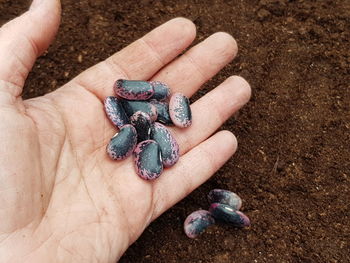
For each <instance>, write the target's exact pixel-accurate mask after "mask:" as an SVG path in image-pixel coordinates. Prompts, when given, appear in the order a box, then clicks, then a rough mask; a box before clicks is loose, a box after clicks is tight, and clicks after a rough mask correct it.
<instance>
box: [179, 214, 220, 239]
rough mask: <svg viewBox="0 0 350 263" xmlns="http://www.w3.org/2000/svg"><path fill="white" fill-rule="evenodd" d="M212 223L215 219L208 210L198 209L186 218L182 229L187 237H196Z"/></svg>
mask: <svg viewBox="0 0 350 263" xmlns="http://www.w3.org/2000/svg"><path fill="white" fill-rule="evenodd" d="M213 224H215V219H214V218H213V216H212V215H211V214H210V213H209V212H208V211H206V210H198V211H195V212H193V213H192V214H190V215H189V216H188V217H187V218H186V220H185V222H184V230H185V233H186V235H187V236H188V237H189V238H196V237H197V236H199V235H200V234H202V233H203V232H204V230H205V229H207V228H208V227H209V226H211V225H213Z"/></svg>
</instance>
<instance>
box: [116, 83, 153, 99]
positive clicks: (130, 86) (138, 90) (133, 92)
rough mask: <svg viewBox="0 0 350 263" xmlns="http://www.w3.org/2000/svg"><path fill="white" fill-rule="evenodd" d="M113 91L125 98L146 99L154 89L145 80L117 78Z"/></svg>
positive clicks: (151, 94)
mask: <svg viewBox="0 0 350 263" xmlns="http://www.w3.org/2000/svg"><path fill="white" fill-rule="evenodd" d="M114 92H115V93H116V94H117V95H118V96H120V97H122V98H124V99H127V100H148V99H149V98H151V97H152V96H153V94H154V89H153V86H152V85H151V84H150V83H149V82H147V81H141V80H126V79H118V80H117V81H116V82H115V84H114Z"/></svg>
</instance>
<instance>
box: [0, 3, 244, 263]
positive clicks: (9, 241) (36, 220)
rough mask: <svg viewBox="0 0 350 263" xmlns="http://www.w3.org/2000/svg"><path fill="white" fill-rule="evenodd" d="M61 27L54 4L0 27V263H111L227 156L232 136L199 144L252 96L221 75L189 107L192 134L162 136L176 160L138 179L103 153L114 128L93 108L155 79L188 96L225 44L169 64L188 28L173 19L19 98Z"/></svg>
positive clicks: (212, 70)
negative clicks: (55, 85) (122, 81)
mask: <svg viewBox="0 0 350 263" xmlns="http://www.w3.org/2000/svg"><path fill="white" fill-rule="evenodd" d="M59 18H60V4H59V1H56V0H47V1H40V0H36V1H34V3H33V4H32V7H31V9H30V10H29V11H28V12H26V13H25V14H23V15H22V16H21V17H19V18H17V19H15V20H12V21H10V22H9V23H8V24H6V25H4V26H3V27H2V28H1V30H0V61H1V63H0V120H1V122H0V141H1V147H0V262H115V261H116V260H117V259H118V258H119V257H120V256H121V255H122V253H123V252H124V251H125V250H126V248H127V247H128V246H129V245H130V244H131V243H132V242H134V241H135V240H136V239H137V238H138V237H139V236H140V235H141V233H142V232H143V230H144V229H145V227H147V225H148V224H149V223H150V222H151V221H152V220H154V219H155V218H157V217H158V216H159V215H160V214H161V213H163V212H164V211H165V210H166V209H168V208H169V207H171V206H172V205H174V204H175V203H176V202H178V201H179V200H181V199H182V198H184V197H185V196H186V195H187V194H189V193H190V192H191V191H192V190H193V189H195V188H196V187H197V186H199V185H200V184H201V183H203V182H204V181H205V180H206V179H208V178H209V177H210V176H211V175H212V174H213V173H214V172H215V171H216V170H217V169H218V168H220V167H221V166H222V165H223V164H224V163H225V162H226V161H227V160H228V159H229V158H230V157H231V155H232V154H233V153H234V152H235V150H236V147H237V143H236V139H235V137H234V136H233V135H232V134H231V133H230V132H228V131H221V132H218V133H216V134H215V135H213V136H212V137H210V138H208V137H209V136H210V135H211V134H212V133H213V132H215V130H216V129H217V128H218V127H220V125H221V124H222V123H223V122H224V121H225V120H226V119H227V118H228V117H229V116H231V115H232V113H234V112H235V111H237V110H238V109H239V108H240V107H241V106H243V105H244V104H245V103H246V102H247V101H248V100H249V97H250V88H249V85H248V84H247V83H246V82H245V80H243V79H242V78H240V77H230V78H228V79H227V80H226V81H225V82H223V83H222V84H221V85H219V86H218V87H217V88H216V89H214V90H213V91H211V92H210V93H208V94H207V95H206V96H204V97H202V98H201V99H199V100H198V101H196V102H195V103H194V104H192V105H191V108H192V112H193V125H192V126H191V127H190V128H187V129H177V128H172V129H171V131H172V133H173V134H174V136H175V138H176V139H177V141H178V142H179V145H180V149H181V150H180V154H181V158H180V160H179V162H178V163H177V164H176V165H175V166H174V167H172V168H171V169H166V170H165V171H164V172H163V174H162V176H161V177H160V178H159V179H157V180H155V181H152V182H149V181H144V180H142V179H140V178H139V177H138V176H137V175H136V173H135V170H134V169H135V168H134V165H133V161H132V158H128V159H127V160H124V161H120V162H115V161H112V160H110V159H109V158H108V156H107V154H106V145H107V143H108V141H109V139H110V138H111V137H112V136H113V135H114V134H115V133H116V129H115V128H114V127H113V125H112V124H111V123H110V122H109V121H108V119H107V118H106V116H105V113H104V110H103V104H102V101H103V99H104V98H105V97H106V96H109V95H113V90H112V86H113V83H114V81H115V80H116V79H118V78H126V79H143V80H148V79H156V80H161V81H164V82H165V83H167V84H169V86H170V87H171V89H172V92H178V91H179V92H182V93H184V94H186V95H187V96H191V95H192V94H193V93H194V92H196V90H198V89H199V87H200V86H201V85H202V84H203V83H204V82H205V81H207V80H208V79H209V78H211V77H212V76H213V75H214V74H216V72H217V71H219V70H220V69H221V68H222V67H223V66H224V65H226V64H227V63H229V62H230V61H231V60H232V59H233V57H234V56H235V54H236V51H237V47H236V43H235V41H234V40H233V38H232V37H231V36H229V35H228V34H226V33H216V34H214V35H212V36H210V37H209V38H208V39H206V40H204V41H203V42H202V43H200V44H198V45H197V46H195V47H193V48H191V49H190V50H189V51H187V52H186V53H185V54H184V55H182V56H180V57H178V58H176V57H177V56H178V55H179V54H180V53H181V52H182V51H183V50H184V49H185V48H187V47H188V46H189V45H190V43H191V42H192V41H193V39H194V37H195V27H194V25H193V24H192V22H190V21H188V20H186V19H184V18H177V19H173V20H171V21H169V22H167V23H165V24H163V25H161V26H160V27H158V28H156V29H155V30H153V31H152V32H150V33H148V34H147V35H145V36H144V37H143V38H141V39H139V40H137V41H136V42H134V43H132V44H131V45H129V46H128V47H126V48H125V49H123V50H121V51H120V52H118V53H116V54H115V55H113V56H112V57H110V58H108V59H107V60H105V61H103V62H101V63H99V64H97V65H95V66H94V67H92V68H90V69H88V70H86V71H85V72H83V73H82V74H80V75H79V76H77V77H76V78H75V79H73V80H72V81H70V82H69V83H67V84H66V85H64V86H63V87H61V88H60V89H58V90H56V91H54V92H52V93H50V94H47V95H45V96H43V97H38V98H34V99H30V100H25V101H23V100H22V99H21V97H20V95H21V92H22V87H23V85H24V81H25V79H26V77H27V74H28V72H29V71H30V69H31V67H32V65H33V63H34V61H35V59H36V57H37V56H38V55H39V54H40V53H41V52H43V51H44V50H45V49H46V48H47V46H48V45H49V43H50V41H51V40H52V38H53V37H54V35H55V33H56V30H57V28H58V24H59V20H60V19H59ZM44 19H45V24H43V23H42V21H43V20H44Z"/></svg>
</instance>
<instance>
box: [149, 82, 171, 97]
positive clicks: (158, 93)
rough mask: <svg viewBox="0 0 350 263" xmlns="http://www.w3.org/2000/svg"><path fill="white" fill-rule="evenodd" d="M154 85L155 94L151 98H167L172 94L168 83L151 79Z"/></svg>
mask: <svg viewBox="0 0 350 263" xmlns="http://www.w3.org/2000/svg"><path fill="white" fill-rule="evenodd" d="M150 84H151V85H152V86H153V90H154V94H153V96H152V97H151V99H155V100H159V101H162V100H166V99H167V98H168V97H169V96H170V89H169V87H168V85H167V84H165V83H163V82H161V81H150Z"/></svg>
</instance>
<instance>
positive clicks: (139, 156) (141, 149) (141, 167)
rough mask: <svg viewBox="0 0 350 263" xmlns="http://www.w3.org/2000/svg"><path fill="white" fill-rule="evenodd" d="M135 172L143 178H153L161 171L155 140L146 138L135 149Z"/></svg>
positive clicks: (159, 155) (160, 160)
mask: <svg viewBox="0 0 350 263" xmlns="http://www.w3.org/2000/svg"><path fill="white" fill-rule="evenodd" d="M134 156H135V165H136V172H137V174H138V175H139V176H140V177H141V178H142V179H145V180H154V179H156V178H158V177H159V176H160V174H161V173H162V171H163V164H162V156H161V152H160V148H159V145H158V143H157V142H155V141H153V140H147V141H143V142H140V143H139V144H138V145H137V146H136V148H135V150H134Z"/></svg>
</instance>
